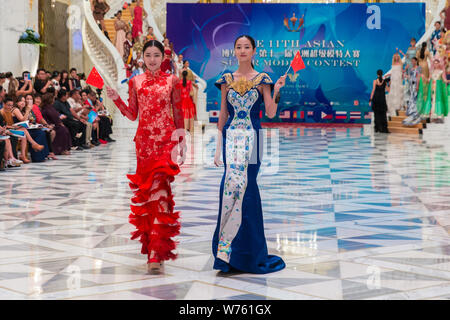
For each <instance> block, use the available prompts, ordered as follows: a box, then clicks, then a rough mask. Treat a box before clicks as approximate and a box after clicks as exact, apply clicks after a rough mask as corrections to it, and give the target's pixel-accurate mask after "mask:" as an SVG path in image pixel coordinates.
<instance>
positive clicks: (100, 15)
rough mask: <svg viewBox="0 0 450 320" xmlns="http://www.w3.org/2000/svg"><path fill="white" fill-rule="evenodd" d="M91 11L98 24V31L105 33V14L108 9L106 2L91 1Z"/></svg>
mask: <svg viewBox="0 0 450 320" xmlns="http://www.w3.org/2000/svg"><path fill="white" fill-rule="evenodd" d="M91 9H92V12H93V14H94V19H95V21H96V22H97V24H99V26H100V29H101V30H102V31H103V32H105V31H106V27H105V14H106V13H107V12H108V11H109V9H110V7H109V5H108V3H106V0H91Z"/></svg>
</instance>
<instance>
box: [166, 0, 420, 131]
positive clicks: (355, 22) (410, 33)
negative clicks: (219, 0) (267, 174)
mask: <svg viewBox="0 0 450 320" xmlns="http://www.w3.org/2000/svg"><path fill="white" fill-rule="evenodd" d="M424 32H425V4H423V3H401V4H386V3H383V4H381V3H380V4H376V5H373V4H351V3H346V4H304V3H302V4H175V3H173V4H170V3H169V4H167V36H168V38H169V39H170V40H171V41H172V42H173V43H174V48H175V51H176V52H177V53H181V54H183V56H184V59H187V60H189V61H190V67H191V69H192V70H194V71H195V72H196V73H197V74H198V75H200V76H201V77H202V78H203V79H205V80H206V82H207V89H206V93H207V110H208V111H209V112H210V120H211V121H217V116H218V112H217V110H219V108H220V91H219V90H217V88H216V87H215V86H214V82H215V81H216V80H217V79H218V78H219V76H220V74H221V73H222V72H224V71H225V70H229V71H235V70H236V69H237V60H236V58H235V57H234V52H233V44H234V40H235V39H236V37H237V36H238V35H241V34H249V35H251V36H252V37H253V38H254V39H255V40H256V42H257V50H256V56H255V61H254V64H255V68H256V69H257V70H258V71H261V72H262V71H264V72H267V73H268V74H269V75H270V76H271V78H272V79H273V80H274V81H276V79H278V77H279V76H280V75H282V74H284V73H285V72H286V70H287V68H288V66H289V63H290V61H291V60H292V58H293V56H294V55H295V53H296V52H297V50H299V51H300V53H301V55H302V57H303V60H304V61H305V64H306V66H307V67H306V69H304V70H301V71H299V72H297V74H295V75H294V74H293V73H292V71H291V72H290V76H289V77H288V79H287V81H286V86H285V87H284V88H283V89H282V91H281V101H280V104H279V112H278V114H277V116H276V117H275V118H274V119H268V118H266V117H265V116H264V119H263V121H264V122H308V123H318V122H322V123H323V122H325V123H326V122H332V123H368V122H370V116H369V114H368V111H369V110H370V107H369V106H368V101H369V96H370V92H371V90H372V81H373V79H375V78H376V71H377V69H382V70H383V71H384V72H386V71H388V70H389V69H390V67H391V63H392V55H393V54H394V53H395V51H396V48H399V49H401V50H402V51H403V52H406V51H407V49H408V46H409V42H410V39H411V38H412V37H415V38H416V39H420V37H421V35H422V34H423V33H424Z"/></svg>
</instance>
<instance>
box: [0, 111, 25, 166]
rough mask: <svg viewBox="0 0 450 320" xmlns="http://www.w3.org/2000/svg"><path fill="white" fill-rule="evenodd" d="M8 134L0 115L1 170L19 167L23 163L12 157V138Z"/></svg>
mask: <svg viewBox="0 0 450 320" xmlns="http://www.w3.org/2000/svg"><path fill="white" fill-rule="evenodd" d="M10 134H11V133H10V132H9V131H8V129H6V122H5V121H4V119H3V117H2V116H1V115H0V138H1V140H0V148H1V149H2V150H1V151H0V162H1V163H2V168H5V167H7V168H12V167H20V166H21V164H22V163H23V162H22V161H20V160H17V159H16V158H15V157H14V153H13V150H12V138H14V137H11V136H10ZM3 160H4V161H3Z"/></svg>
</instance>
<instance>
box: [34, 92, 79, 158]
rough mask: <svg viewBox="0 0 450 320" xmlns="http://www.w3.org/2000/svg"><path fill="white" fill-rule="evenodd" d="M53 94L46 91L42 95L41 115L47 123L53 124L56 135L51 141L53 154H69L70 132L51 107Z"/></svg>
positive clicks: (70, 145)
mask: <svg viewBox="0 0 450 320" xmlns="http://www.w3.org/2000/svg"><path fill="white" fill-rule="evenodd" d="M54 101H55V95H54V94H52V93H46V94H44V95H43V96H42V103H41V109H42V115H43V116H44V119H45V120H46V121H47V123H49V124H52V125H54V128H55V132H56V136H55V139H54V140H53V142H52V149H53V152H54V153H55V154H63V155H69V154H70V148H71V147H72V143H71V138H70V132H69V130H68V129H67V128H66V127H65V126H64V124H63V123H62V121H61V119H60V114H59V113H58V111H56V109H55V108H54V107H53V103H54Z"/></svg>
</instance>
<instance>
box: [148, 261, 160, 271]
mask: <svg viewBox="0 0 450 320" xmlns="http://www.w3.org/2000/svg"><path fill="white" fill-rule="evenodd" d="M162 266H163V263H162V262H160V261H159V260H158V259H150V260H149V262H148V263H147V271H148V273H150V274H160V273H161V269H162Z"/></svg>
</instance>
